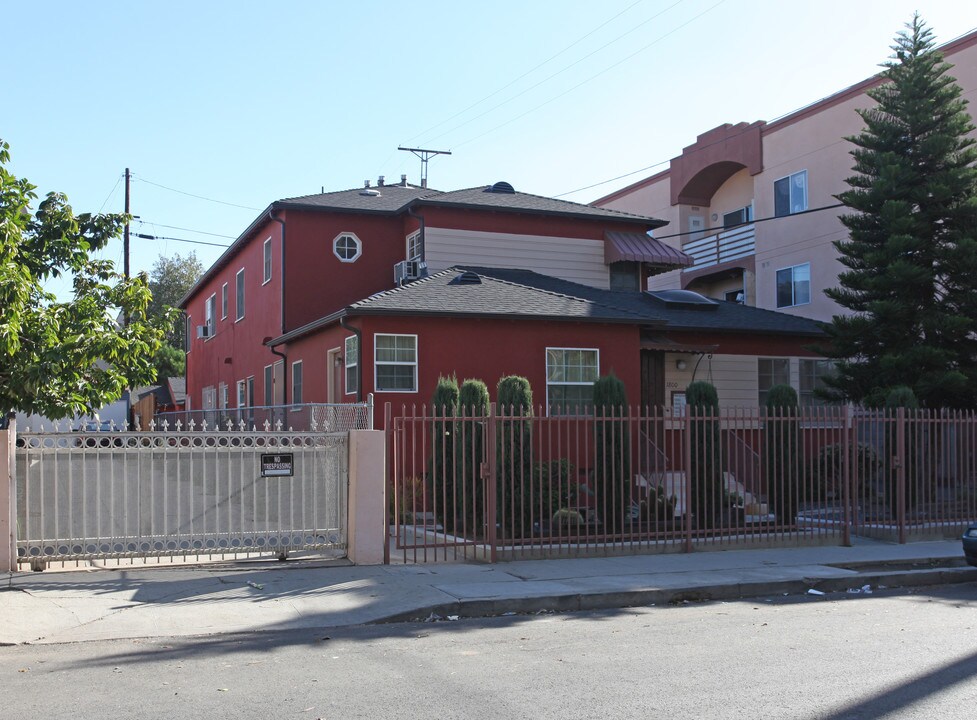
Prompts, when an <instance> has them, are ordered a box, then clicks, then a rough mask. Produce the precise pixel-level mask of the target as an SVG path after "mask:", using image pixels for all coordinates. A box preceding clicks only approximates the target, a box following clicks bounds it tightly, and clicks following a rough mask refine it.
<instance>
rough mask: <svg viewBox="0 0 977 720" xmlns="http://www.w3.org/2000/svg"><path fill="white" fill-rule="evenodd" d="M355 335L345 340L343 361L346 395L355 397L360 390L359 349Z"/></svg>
mask: <svg viewBox="0 0 977 720" xmlns="http://www.w3.org/2000/svg"><path fill="white" fill-rule="evenodd" d="M359 345H360V344H359V343H358V342H357V341H356V336H355V335H350V336H349V337H348V338H346V342H345V349H344V351H343V360H344V362H345V366H346V369H345V373H346V394H347V395H355V394H356V393H357V392H359V389H360V375H359V372H358V371H357V367H358V366H359V364H360V347H359Z"/></svg>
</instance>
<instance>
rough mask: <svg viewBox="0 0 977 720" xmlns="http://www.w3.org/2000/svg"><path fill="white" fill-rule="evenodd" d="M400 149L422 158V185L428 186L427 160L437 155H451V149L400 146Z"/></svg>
mask: <svg viewBox="0 0 977 720" xmlns="http://www.w3.org/2000/svg"><path fill="white" fill-rule="evenodd" d="M397 149H398V150H406V151H407V152H412V153H414V154H415V155H417V157H419V158H420V159H421V187H422V188H426V187H427V161H428V160H430V159H431V158H433V157H434V156H435V155H450V154H451V151H450V150H425V149H424V148H409V147H398V148H397Z"/></svg>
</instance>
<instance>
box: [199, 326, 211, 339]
mask: <svg viewBox="0 0 977 720" xmlns="http://www.w3.org/2000/svg"><path fill="white" fill-rule="evenodd" d="M210 335H211V332H210V325H197V338H209V337H210Z"/></svg>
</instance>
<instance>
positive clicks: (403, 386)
mask: <svg viewBox="0 0 977 720" xmlns="http://www.w3.org/2000/svg"><path fill="white" fill-rule="evenodd" d="M373 343H374V364H375V376H376V383H375V384H376V389H377V391H378V392H417V335H380V334H377V335H374V336H373Z"/></svg>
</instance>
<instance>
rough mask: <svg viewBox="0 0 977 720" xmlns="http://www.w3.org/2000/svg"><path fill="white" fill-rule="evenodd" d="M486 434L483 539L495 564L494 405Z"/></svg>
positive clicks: (495, 468)
mask: <svg viewBox="0 0 977 720" xmlns="http://www.w3.org/2000/svg"><path fill="white" fill-rule="evenodd" d="M485 422H486V427H487V432H486V435H487V437H486V438H485V443H484V445H483V447H484V452H485V454H486V455H487V457H486V462H485V463H484V464H483V467H485V468H487V471H488V472H487V476H485V477H484V482H483V485H482V486H483V487H484V488H485V490H486V492H487V494H488V497H487V498H485V524H486V526H487V527H486V528H485V530H486V532H485V537H486V539H487V540H488V543H489V560H490V562H493V563H494V562H495V561H496V560H497V552H498V548H497V547H496V546H497V545H498V538H497V534H498V533H497V529H498V528H497V522H496V520H497V515H498V508H497V507H496V497H497V495H496V488H495V484H496V482H497V475H498V472H497V471H498V468H497V467H496V450H495V445H496V440H495V438H496V433H497V426H496V423H497V422H498V420H497V417H496V408H495V403H490V404H489V411H488V417H487V418H485Z"/></svg>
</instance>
